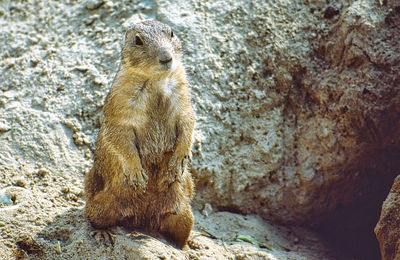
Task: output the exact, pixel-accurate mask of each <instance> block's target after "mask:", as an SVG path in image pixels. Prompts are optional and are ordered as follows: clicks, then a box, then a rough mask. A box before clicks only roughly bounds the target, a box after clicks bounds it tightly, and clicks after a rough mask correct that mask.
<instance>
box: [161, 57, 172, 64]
mask: <svg viewBox="0 0 400 260" xmlns="http://www.w3.org/2000/svg"><path fill="white" fill-rule="evenodd" d="M171 61H172V58H169V59H166V60H160V63H161V64H163V65H164V64H168V63H170V62H171Z"/></svg>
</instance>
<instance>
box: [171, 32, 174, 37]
mask: <svg viewBox="0 0 400 260" xmlns="http://www.w3.org/2000/svg"><path fill="white" fill-rule="evenodd" d="M172 37H174V31H172V30H171V38H172Z"/></svg>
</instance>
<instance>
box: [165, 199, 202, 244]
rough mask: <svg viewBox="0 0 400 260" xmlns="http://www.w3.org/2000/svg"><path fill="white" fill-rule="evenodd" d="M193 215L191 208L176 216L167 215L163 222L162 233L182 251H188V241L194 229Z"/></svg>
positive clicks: (188, 207)
mask: <svg viewBox="0 0 400 260" xmlns="http://www.w3.org/2000/svg"><path fill="white" fill-rule="evenodd" d="M193 220H194V217H193V213H192V211H191V209H190V206H189V205H187V207H186V208H185V209H184V210H182V211H180V212H178V213H177V214H176V215H174V214H166V215H165V216H164V217H163V219H162V220H161V227H160V232H161V234H163V235H164V236H166V237H167V238H168V239H170V240H172V241H173V242H174V243H175V244H176V246H178V247H179V248H181V249H182V250H188V249H189V248H188V246H187V241H188V238H189V235H190V231H191V230H192V227H193Z"/></svg>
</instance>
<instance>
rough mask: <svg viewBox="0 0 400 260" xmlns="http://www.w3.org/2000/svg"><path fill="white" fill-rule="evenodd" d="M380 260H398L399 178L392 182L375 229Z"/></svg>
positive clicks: (399, 251)
mask: <svg viewBox="0 0 400 260" xmlns="http://www.w3.org/2000/svg"><path fill="white" fill-rule="evenodd" d="M374 231H375V234H376V238H377V239H378V242H379V247H380V250H381V255H382V260H393V259H400V176H398V177H397V178H396V180H395V181H394V184H393V187H392V189H391V190H390V193H389V195H388V196H387V198H386V200H385V202H384V203H383V206H382V212H381V217H380V219H379V221H378V223H377V224H376V227H375V230H374Z"/></svg>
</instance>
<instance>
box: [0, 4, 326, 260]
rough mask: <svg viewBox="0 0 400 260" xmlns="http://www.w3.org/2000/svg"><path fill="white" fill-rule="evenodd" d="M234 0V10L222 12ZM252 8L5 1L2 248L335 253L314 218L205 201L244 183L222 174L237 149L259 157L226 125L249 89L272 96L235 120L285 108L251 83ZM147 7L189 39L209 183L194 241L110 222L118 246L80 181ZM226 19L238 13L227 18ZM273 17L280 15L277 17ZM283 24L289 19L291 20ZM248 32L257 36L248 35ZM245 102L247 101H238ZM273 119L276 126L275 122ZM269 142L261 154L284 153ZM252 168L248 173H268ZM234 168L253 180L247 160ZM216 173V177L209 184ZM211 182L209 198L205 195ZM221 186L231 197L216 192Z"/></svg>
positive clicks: (230, 254) (146, 253) (107, 253)
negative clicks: (300, 222) (222, 208)
mask: <svg viewBox="0 0 400 260" xmlns="http://www.w3.org/2000/svg"><path fill="white" fill-rule="evenodd" d="M283 5H289V2H288V3H284V4H283ZM278 7H279V8H280V5H279V6H277V7H276V8H278ZM225 8H227V12H226V16H222V17H220V18H218V19H220V20H219V21H217V19H216V17H218V16H219V14H220V12H222V10H223V9H225ZM247 8H252V9H251V10H253V9H254V10H256V9H257V10H258V9H259V8H263V7H262V6H259V5H258V4H256V5H254V6H253V4H252V3H249V6H246V8H244V7H243V6H241V4H239V3H235V4H233V5H231V6H228V5H227V4H226V3H224V2H223V1H220V2H218V1H217V2H215V1H203V2H201V3H196V2H185V3H180V4H177V3H172V2H168V1H103V0H90V1H73V0H71V1H69V0H65V1H36V0H28V1H7V0H2V1H0V46H1V47H0V48H1V51H0V82H1V83H0V241H1V243H0V258H4V259H10V258H12V257H16V258H17V259H21V258H32V259H60V258H68V259H109V258H111V259H121V258H122V259H135V258H137V257H139V258H143V259H158V258H160V259H207V258H208V259H249V258H253V259H254V258H261V259H332V255H331V253H330V250H329V249H328V248H327V247H326V245H324V243H322V242H321V239H320V237H319V236H317V235H316V234H315V233H314V232H311V231H309V230H306V229H302V228H290V227H281V226H277V225H271V224H270V223H268V222H266V221H265V220H262V219H261V217H254V216H243V215H238V214H233V213H228V212H219V211H218V209H216V208H214V209H215V211H214V212H213V211H212V210H211V209H212V207H211V206H210V205H208V204H207V205H208V206H207V208H206V211H204V210H202V212H203V214H204V215H203V214H200V211H199V210H200V209H202V208H203V207H204V205H205V202H213V203H215V205H228V206H229V205H231V204H227V197H226V194H227V193H228V192H234V191H239V192H240V191H241V188H240V187H239V189H238V190H236V189H235V190H234V189H232V187H234V186H229V185H228V186H226V183H225V182H224V181H225V180H226V179H230V175H227V174H230V172H229V171H226V169H228V168H226V162H227V161H225V160H226V159H225V158H229V157H231V158H230V159H229V160H232V161H231V163H232V164H233V165H232V167H231V168H232V169H235V168H236V167H239V166H238V165H237V161H238V160H242V159H243V162H244V163H245V165H250V162H251V160H252V159H254V158H256V157H254V158H253V157H251V156H253V155H254V153H250V151H251V149H250V148H251V147H250V143H249V142H254V140H253V139H249V138H248V137H247V136H246V135H243V136H242V137H240V136H241V135H240V136H238V135H236V134H235V135H229V133H232V128H231V124H233V121H234V120H233V119H235V120H236V119H239V118H240V117H238V116H239V115H242V113H244V114H243V115H244V116H246V115H248V116H250V114H251V112H250V111H247V110H248V108H249V107H247V105H246V104H247V102H248V98H250V97H251V99H253V98H255V99H257V100H260V101H261V100H264V101H265V104H266V105H265V106H266V107H263V106H264V105H261V103H260V107H259V109H260V113H261V114H260V116H259V117H258V118H253V117H252V116H251V117H249V118H248V120H249V121H248V122H245V121H243V122H240V121H238V122H237V123H235V124H236V126H235V127H234V128H235V129H236V130H237V131H242V130H243V131H244V130H245V129H246V128H252V126H251V124H252V123H253V121H254V120H256V121H258V122H264V120H266V121H265V122H268V124H275V123H274V120H275V118H278V119H279V117H278V115H277V114H274V113H272V114H271V115H268V118H262V117H264V116H267V113H266V112H265V111H268V110H269V109H273V108H274V106H275V105H274V103H271V104H270V101H271V102H272V99H270V98H268V96H267V95H266V90H265V89H264V85H261V83H259V84H260V85H257V84H258V83H257V84H256V85H255V86H256V89H255V90H254V91H253V90H252V91H250V92H248V91H247V89H249V90H251V89H252V88H253V87H254V86H253V80H252V79H249V78H248V77H249V76H250V77H253V76H254V77H255V78H257V77H258V76H256V70H258V69H259V68H258V67H257V66H258V65H257V64H258V63H254V65H251V64H252V63H251V59H253V58H256V57H258V56H259V55H258V54H257V53H256V47H259V48H260V51H262V52H263V53H267V51H265V52H264V51H263V43H262V42H258V40H257V39H258V37H259V36H258V35H257V33H256V32H254V33H251V31H252V30H254V29H255V27H256V26H262V24H261V23H258V24H254V25H252V27H251V28H249V29H246V30H248V31H242V29H241V27H239V26H242V25H241V24H240V23H239V22H240V21H239V20H238V23H236V22H235V19H236V18H237V17H242V16H243V15H247V14H248V15H249V16H248V18H247V19H248V24H250V20H251V19H252V18H251V17H250V15H252V12H253V11H246V10H247ZM249 10H250V9H249ZM234 17H236V18H235V19H233V18H234ZM142 19H159V20H161V21H164V22H167V23H169V24H170V25H171V26H173V28H174V30H175V32H176V34H177V35H178V36H179V37H180V38H181V39H182V42H183V43H184V46H185V49H184V51H185V59H186V64H187V69H188V72H189V75H190V79H191V82H192V84H193V86H192V87H193V103H194V105H195V107H196V110H197V113H198V127H197V130H196V131H197V132H196V136H195V139H196V142H195V144H194V156H195V159H194V162H193V171H194V173H195V174H196V176H197V182H198V183H200V185H199V187H200V188H201V189H202V190H203V192H201V193H200V196H199V198H197V200H196V202H195V209H196V210H195V215H196V223H195V227H194V231H193V233H192V235H191V238H190V247H191V249H190V250H189V251H187V252H182V251H180V250H177V249H176V248H174V247H172V246H171V245H170V244H168V243H166V242H165V241H164V240H163V239H161V238H157V237H156V238H152V237H148V236H147V235H144V234H140V233H133V234H131V233H129V232H128V231H126V230H121V229H118V228H116V229H115V230H113V233H114V235H115V244H114V246H104V245H102V244H97V243H96V242H95V240H94V239H93V238H92V237H91V231H92V229H91V227H90V225H89V223H88V222H87V220H86V219H85V216H84V214H83V207H84V203H85V202H84V194H83V185H82V183H83V179H84V175H85V173H86V172H87V171H88V170H89V169H90V167H91V165H92V152H93V149H94V144H95V139H96V135H97V131H98V127H99V122H100V120H101V109H102V105H103V102H104V99H105V96H106V95H107V93H108V91H109V88H110V86H111V82H112V80H113V77H114V75H115V72H116V70H117V68H118V64H119V52H120V48H121V44H122V40H123V35H124V31H125V30H126V28H128V27H129V26H130V25H131V24H133V23H134V22H136V21H139V20H142ZM263 19H264V18H263ZM214 23H215V24H214ZM225 24H230V25H229V27H228V28H224V27H220V26H221V25H225ZM269 24H270V25H269V26H270V27H271V28H272V27H273V26H275V25H274V21H272V20H271V21H270V23H269ZM246 26H247V25H246ZM279 26H280V27H282V28H285V27H286V25H285V23H284V21H282V24H280V25H279ZM244 28H245V27H244ZM228 29H229V30H228ZM248 33H250V35H248ZM247 37H251V39H252V40H251V41H250V42H247ZM274 37H275V36H274ZM281 37H288V36H286V33H285V34H284V35H283V36H281ZM219 47H221V49H220V48H219ZM221 50H222V51H223V52H225V54H223V53H222V52H220V51H221ZM246 53H247V54H246ZM248 53H250V56H249V55H248ZM239 57H241V58H240V59H243V60H242V62H241V63H240V62H239V60H237V58H239ZM228 61H229V62H228ZM259 61H260V58H257V62H259ZM248 64H250V65H251V66H250V67H248V66H247V65H248ZM256 65H257V66H256ZM230 77H232V78H230ZM240 78H242V80H245V81H246V82H247V83H246V85H243V84H242V83H243V82H241V81H238V80H239V79H240ZM255 82H258V81H257V80H256V81H255ZM271 82H273V81H271ZM228 86H229V87H228ZM268 86H269V88H273V87H274V86H273V85H272V84H270V85H268ZM230 91H235V93H236V94H234V95H232V94H231V92H230ZM254 95H255V96H254ZM230 103H231V105H229V104H230ZM240 104H243V111H240V110H236V108H237V107H238V106H239V105H240ZM231 109H232V111H230V110H231ZM231 112H232V113H233V114H232V115H230V113H231ZM277 113H279V111H277ZM231 117H232V118H231ZM239 125H240V127H239ZM238 127H239V128H240V129H239V128H238ZM226 129H227V130H226ZM241 129H242V130H241ZM268 129H269V130H268V133H269V135H272V136H275V132H274V131H273V130H274V129H275V128H274V126H273V125H271V126H270V128H268ZM236 130H234V131H236ZM257 131H258V132H259V133H260V134H262V133H263V132H264V130H262V129H261V128H260V129H258V130H257ZM243 133H245V131H244V132H243ZM224 136H225V137H224ZM254 137H257V136H254ZM231 138H233V139H231ZM238 138H239V139H238ZM271 140H272V142H273V143H275V141H273V140H275V139H273V138H271ZM277 140H278V139H277ZM279 140H280V139H279ZM235 143H243V147H242V148H243V150H242V148H240V147H238V148H234V147H233V145H234V144H235ZM271 144H272V143H271ZM265 145H266V146H268V147H269V144H268V145H267V144H265ZM272 145H274V144H272ZM262 146H264V145H262ZM227 148H229V149H227ZM226 149H227V150H226ZM257 149H258V150H257V151H261V150H260V149H261V148H260V147H258V148H257ZM225 150H226V152H223V151H225ZM265 151H266V152H265V153H264V156H267V157H268V158H271V160H275V159H273V158H275V157H274V155H271V157H270V155H268V153H269V150H268V149H266V150H265ZM235 153H237V154H236V155H235V157H232V155H233V154H235ZM252 154H253V155H252ZM248 156H250V157H248ZM260 165H261V164H260ZM246 167H247V166H246ZM274 167H277V165H276V166H274ZM255 169H256V168H255ZM254 173H255V171H254V172H253V174H249V175H248V178H250V179H254V180H256V179H257V178H258V177H261V176H262V175H263V174H264V173H262V172H259V173H258V175H257V176H258V177H257V176H254ZM237 174H238V175H237V176H239V178H241V179H242V180H246V183H249V182H248V181H247V177H246V176H247V175H246V174H245V172H239V170H237ZM256 177H257V178H256ZM236 181H238V182H239V179H238V180H236ZM212 182H213V183H215V185H216V186H214V188H213V189H211V188H212V187H211V186H210V187H209V186H208V185H207V183H212ZM246 183H245V185H247V184H246ZM218 185H219V186H218ZM232 185H237V183H236V182H235V183H233V184H232ZM214 189H215V190H214ZM207 190H208V192H211V193H210V196H209V197H208V198H207V197H203V195H202V194H207ZM220 198H221V200H222V201H223V203H222V204H219V203H216V201H213V200H217V199H220ZM244 198H245V199H248V198H247V197H244ZM232 201H233V200H232ZM244 202H245V201H244ZM238 203H239V201H237V200H236V201H235V205H239V204H238ZM245 211H246V210H243V212H245ZM247 212H250V210H248V211H247ZM205 215H206V216H208V217H206V216H205ZM210 234H211V235H210ZM243 235H245V236H248V235H251V236H252V237H253V239H254V241H253V244H251V243H247V242H243V241H242V242H240V241H237V239H236V238H237V237H238V236H243Z"/></svg>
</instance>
